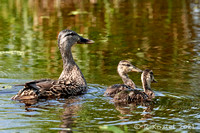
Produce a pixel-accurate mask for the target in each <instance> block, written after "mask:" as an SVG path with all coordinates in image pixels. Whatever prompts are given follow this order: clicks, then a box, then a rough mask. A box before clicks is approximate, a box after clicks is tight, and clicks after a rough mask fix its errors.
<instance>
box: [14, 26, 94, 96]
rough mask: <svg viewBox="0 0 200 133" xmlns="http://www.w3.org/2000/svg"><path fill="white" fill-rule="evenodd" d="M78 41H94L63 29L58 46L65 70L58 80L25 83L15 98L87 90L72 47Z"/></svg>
mask: <svg viewBox="0 0 200 133" xmlns="http://www.w3.org/2000/svg"><path fill="white" fill-rule="evenodd" d="M76 43H88V44H89V43H93V41H92V40H88V39H84V38H83V37H81V36H79V35H78V34H77V33H76V32H74V31H71V30H67V29H66V30H63V31H61V32H60V33H59V35H58V47H59V49H60V53H61V56H62V59H63V71H62V73H61V75H60V77H59V79H58V80H52V79H41V80H35V81H30V82H27V83H25V84H24V88H23V89H21V90H20V91H19V92H18V94H17V95H16V96H14V97H12V99H13V100H24V99H29V100H30V99H40V98H54V97H68V96H71V95H78V94H81V93H83V92H85V91H86V90H87V82H86V80H85V78H84V76H83V74H82V72H81V70H80V69H79V67H78V65H77V64H76V63H75V61H74V59H73V56H72V53H71V47H72V46H73V45H74V44H76Z"/></svg>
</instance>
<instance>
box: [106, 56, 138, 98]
mask: <svg viewBox="0 0 200 133" xmlns="http://www.w3.org/2000/svg"><path fill="white" fill-rule="evenodd" d="M117 72H118V74H119V76H120V77H121V78H122V81H123V82H124V84H114V85H112V86H110V87H108V88H107V89H106V91H105V93H104V96H110V97H114V95H115V94H117V93H118V92H120V91H122V90H128V89H135V88H136V85H135V83H134V82H133V81H132V80H131V79H130V78H129V77H128V74H127V73H129V72H142V70H140V69H139V68H137V67H135V66H133V65H132V64H131V62H129V61H127V60H122V61H120V62H119V64H118V66H117Z"/></svg>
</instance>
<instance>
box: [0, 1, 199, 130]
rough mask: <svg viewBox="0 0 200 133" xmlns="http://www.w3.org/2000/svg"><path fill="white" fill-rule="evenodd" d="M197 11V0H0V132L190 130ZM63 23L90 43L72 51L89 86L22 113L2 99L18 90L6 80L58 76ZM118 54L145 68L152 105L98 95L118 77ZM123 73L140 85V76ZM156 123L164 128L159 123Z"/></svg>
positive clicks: (195, 114)
mask: <svg viewBox="0 0 200 133" xmlns="http://www.w3.org/2000/svg"><path fill="white" fill-rule="evenodd" d="M199 13H200V3H199V1H195V0H190V1H189V0H181V1H180V0H162V1H156V0H151V1H149V0H143V1H140V0H126V1H124V0H112V1H109V0H103V1H101V0H84V1H80V0H46V1H40V0H34V1H32V0H0V46H1V47H0V64H1V65H0V78H1V79H0V83H1V84H0V87H1V88H0V94H1V99H0V104H1V105H2V107H1V109H0V112H1V114H2V115H3V116H4V117H1V118H0V123H1V126H0V130H5V131H6V132H19V131H20V132H57V131H61V132H70V131H74V132H88V131H90V132H103V131H107V130H106V129H102V128H101V127H100V126H116V127H118V128H120V129H121V130H123V131H128V132H131V131H136V130H140V131H145V130H146V128H144V127H145V126H146V127H148V128H149V127H151V130H153V131H154V130H156V131H176V132H179V131H186V132H190V131H197V130H198V129H199V128H200V123H199V118H200V114H199V111H200V109H199V104H200V102H199V100H200V98H199V96H200V95H199V94H200V90H199V89H200V88H199V86H200V83H199V80H200V78H199V77H200V76H199V75H200V67H199V64H200V30H199V27H200V24H199V21H200V15H199ZM65 28H69V29H72V30H75V31H76V32H77V33H79V34H82V35H83V36H84V37H87V38H90V39H92V40H94V41H95V44H92V45H76V46H74V47H73V49H72V51H73V56H74V58H75V60H76V62H77V64H78V65H79V66H80V69H81V70H82V72H83V74H84V76H85V78H86V80H87V82H88V83H89V88H90V89H89V91H88V93H87V94H85V95H83V96H80V97H75V98H72V99H70V100H63V101H56V100H53V101H48V102H43V103H38V104H37V105H35V106H34V107H31V108H28V111H26V110H25V107H24V105H23V104H22V103H18V102H14V101H10V97H11V96H13V95H14V94H16V93H17V91H18V90H19V89H20V88H18V87H14V86H13V85H14V84H16V83H23V82H25V81H29V80H33V79H41V78H53V79H57V78H58V77H59V75H60V73H61V71H62V60H61V56H60V52H59V50H58V48H57V35H58V33H59V31H61V30H63V29H65ZM124 59H128V60H130V61H131V62H132V63H133V64H134V65H135V66H137V67H139V68H141V69H145V68H150V69H153V71H154V74H155V77H156V79H157V80H158V83H157V84H153V85H152V87H153V89H154V90H155V92H156V100H155V104H154V105H151V106H134V105H129V106H128V107H120V106H117V105H114V104H113V103H112V102H110V99H109V98H106V97H103V96H102V95H103V93H104V90H105V89H106V87H107V86H109V85H112V84H115V83H121V79H120V77H119V76H118V74H117V72H116V67H117V64H118V62H119V61H120V60H124ZM130 77H131V78H132V79H133V80H134V82H135V83H136V85H137V86H138V87H139V88H141V81H140V75H139V74H136V73H133V74H130ZM16 121H17V123H16ZM3 123H5V125H3ZM10 123H13V124H12V125H11V124H10ZM137 124H140V125H143V127H142V126H141V127H138V125H137ZM144 124H146V125H144ZM155 125H156V126H155ZM164 125H166V126H167V125H168V126H172V128H166V129H160V127H164ZM184 125H186V127H185V128H184V127H183V128H182V126H184ZM153 126H154V127H153ZM189 126H191V128H189ZM174 127H175V128H174ZM125 129H126V130H125ZM110 132H111V131H110Z"/></svg>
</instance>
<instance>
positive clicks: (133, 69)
mask: <svg viewBox="0 0 200 133" xmlns="http://www.w3.org/2000/svg"><path fill="white" fill-rule="evenodd" d="M132 72H143V71H142V70H141V69H139V68H137V67H133V68H132Z"/></svg>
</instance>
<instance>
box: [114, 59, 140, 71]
mask: <svg viewBox="0 0 200 133" xmlns="http://www.w3.org/2000/svg"><path fill="white" fill-rule="evenodd" d="M117 71H118V72H119V73H123V74H126V73H128V72H142V70H140V69H139V68H137V67H135V66H134V65H132V64H131V63H130V62H129V61H127V60H122V61H120V62H119V64H118V67H117Z"/></svg>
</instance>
